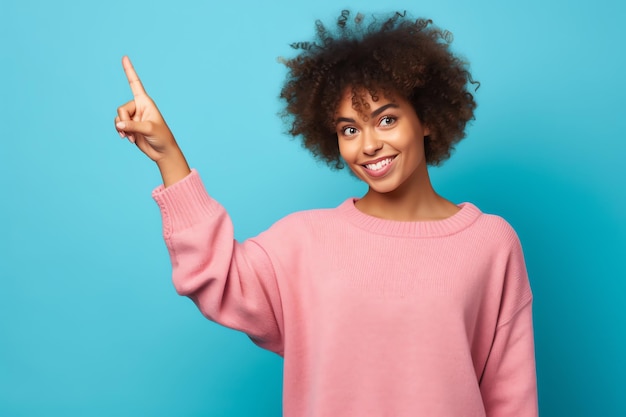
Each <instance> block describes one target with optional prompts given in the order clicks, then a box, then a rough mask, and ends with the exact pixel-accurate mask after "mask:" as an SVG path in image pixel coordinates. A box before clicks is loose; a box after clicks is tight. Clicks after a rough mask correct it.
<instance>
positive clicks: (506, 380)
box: [480, 237, 538, 417]
mask: <svg viewBox="0 0 626 417" xmlns="http://www.w3.org/2000/svg"><path fill="white" fill-rule="evenodd" d="M480 390H481V393H482V396H483V402H484V404H485V410H486V414H487V417H536V416H537V415H538V405H537V379H536V368H535V348H534V336H533V319H532V293H531V290H530V284H529V282H528V276H527V273H526V266H525V264H524V257H523V254H522V249H521V246H520V244H519V240H517V237H516V242H515V245H514V248H513V250H512V253H511V255H510V257H509V260H508V263H507V267H506V276H505V279H504V287H503V290H502V300H501V305H500V313H499V319H498V325H497V328H496V331H495V336H494V339H493V342H492V346H491V350H490V352H489V357H488V359H487V363H486V366H485V369H484V372H483V375H482V378H481V381H480Z"/></svg>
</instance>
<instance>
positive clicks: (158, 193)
mask: <svg viewBox="0 0 626 417" xmlns="http://www.w3.org/2000/svg"><path fill="white" fill-rule="evenodd" d="M152 198H153V199H154V201H156V203H157V204H158V206H159V209H160V210H161V218H162V220H163V234H164V235H165V236H169V235H171V233H172V232H174V231H177V230H183V229H187V228H189V227H191V226H193V225H195V224H197V223H199V222H200V221H202V220H203V219H206V217H207V216H214V215H215V213H217V212H218V211H219V209H220V207H221V206H220V205H219V203H218V202H217V201H215V200H213V199H212V198H211V197H210V196H209V195H208V193H207V192H206V189H205V187H204V184H203V183H202V179H200V175H199V174H198V172H197V171H196V170H195V169H192V170H191V173H190V174H189V175H187V176H186V177H185V178H183V179H182V180H180V181H178V182H176V183H174V184H172V185H170V186H169V187H167V188H165V187H164V186H163V185H160V186H158V187H157V188H155V189H154V190H153V191H152Z"/></svg>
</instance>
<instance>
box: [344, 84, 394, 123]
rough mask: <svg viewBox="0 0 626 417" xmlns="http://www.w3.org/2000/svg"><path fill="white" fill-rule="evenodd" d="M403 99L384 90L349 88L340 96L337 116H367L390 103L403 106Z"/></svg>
mask: <svg viewBox="0 0 626 417" xmlns="http://www.w3.org/2000/svg"><path fill="white" fill-rule="evenodd" d="M403 101H404V100H401V97H399V96H398V95H397V94H394V93H392V92H391V91H387V90H385V89H382V88H377V89H373V88H369V89H368V88H365V87H356V88H355V87H348V88H345V89H344V90H343V92H342V93H341V95H340V96H339V101H338V103H337V107H336V109H335V114H336V115H337V114H345V113H355V112H356V113H358V114H359V115H361V116H367V115H368V114H369V113H370V112H371V111H373V110H375V109H377V108H379V107H381V106H384V105H386V104H389V103H395V104H398V105H402V102H403Z"/></svg>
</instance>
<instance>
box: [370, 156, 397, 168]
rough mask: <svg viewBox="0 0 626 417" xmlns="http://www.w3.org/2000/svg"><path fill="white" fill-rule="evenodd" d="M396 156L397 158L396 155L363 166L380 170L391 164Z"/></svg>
mask: <svg viewBox="0 0 626 417" xmlns="http://www.w3.org/2000/svg"><path fill="white" fill-rule="evenodd" d="M395 158H396V157H395V156H391V157H389V158H385V159H381V160H380V161H378V162H376V163H372V164H365V165H363V166H364V167H365V168H367V169H369V170H370V171H380V170H381V169H383V168H384V167H386V166H387V165H389V164H390V163H391V162H392V161H393V160H394V159H395Z"/></svg>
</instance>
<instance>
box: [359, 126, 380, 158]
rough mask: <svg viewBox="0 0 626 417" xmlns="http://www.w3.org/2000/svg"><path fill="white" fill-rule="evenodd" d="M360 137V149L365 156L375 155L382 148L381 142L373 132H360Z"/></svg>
mask: <svg viewBox="0 0 626 417" xmlns="http://www.w3.org/2000/svg"><path fill="white" fill-rule="evenodd" d="M361 137H362V139H363V142H362V147H363V153H364V154H365V155H369V156H372V155H376V153H377V152H378V151H379V150H380V149H381V148H382V147H383V142H382V141H381V140H380V138H379V137H378V135H376V133H375V132H371V131H365V132H362V133H361Z"/></svg>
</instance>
